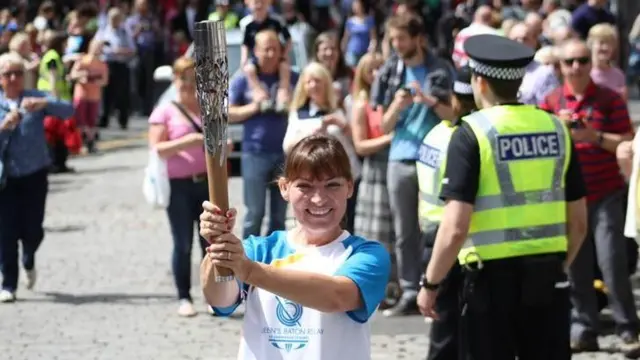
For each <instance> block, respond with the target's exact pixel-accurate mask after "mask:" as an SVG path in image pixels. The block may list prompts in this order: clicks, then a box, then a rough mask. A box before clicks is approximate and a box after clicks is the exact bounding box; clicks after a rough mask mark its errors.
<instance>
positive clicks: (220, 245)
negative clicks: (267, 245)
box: [207, 233, 254, 281]
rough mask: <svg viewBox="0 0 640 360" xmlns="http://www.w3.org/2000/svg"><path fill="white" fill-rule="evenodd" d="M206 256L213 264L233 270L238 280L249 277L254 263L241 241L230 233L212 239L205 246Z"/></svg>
mask: <svg viewBox="0 0 640 360" xmlns="http://www.w3.org/2000/svg"><path fill="white" fill-rule="evenodd" d="M207 256H208V257H209V259H211V262H212V263H213V264H214V265H216V266H221V267H224V268H228V269H231V270H233V274H234V276H235V277H236V279H238V280H240V281H245V280H246V279H247V278H248V277H249V274H250V273H251V269H252V268H253V265H254V264H253V261H251V260H249V258H247V256H246V255H245V253H244V246H243V245H242V241H240V239H238V237H236V236H235V235H233V234H231V233H225V234H222V235H220V236H218V237H217V238H215V239H213V242H212V244H211V245H209V247H207Z"/></svg>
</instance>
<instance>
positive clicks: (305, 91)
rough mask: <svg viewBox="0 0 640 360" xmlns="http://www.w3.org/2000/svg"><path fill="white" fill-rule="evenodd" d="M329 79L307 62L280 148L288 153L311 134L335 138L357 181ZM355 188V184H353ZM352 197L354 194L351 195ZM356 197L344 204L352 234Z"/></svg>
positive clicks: (348, 133) (357, 171) (343, 122)
mask: <svg viewBox="0 0 640 360" xmlns="http://www.w3.org/2000/svg"><path fill="white" fill-rule="evenodd" d="M332 84H333V78H332V77H331V73H330V72H329V70H328V69H327V68H326V67H325V66H324V65H323V64H321V63H319V62H311V63H309V64H308V65H307V66H306V67H305V68H304V70H303V71H302V74H300V78H299V80H298V84H297V85H296V88H295V91H294V93H293V98H292V101H291V108H290V109H289V126H288V127H287V133H286V134H285V136H284V142H283V144H282V147H283V149H284V152H285V154H289V152H290V151H291V149H292V148H293V146H294V145H295V144H297V143H298V142H299V141H300V140H302V139H303V138H305V137H307V136H309V135H312V134H328V135H332V136H335V137H336V138H337V139H338V141H340V143H341V144H342V146H343V147H344V149H345V150H346V152H347V155H348V156H349V162H350V164H351V172H352V174H353V179H354V180H355V181H356V184H357V181H358V179H360V160H359V159H358V155H357V154H356V150H355V148H354V146H353V142H352V140H351V127H350V125H349V122H348V121H347V118H346V116H345V114H344V112H343V111H342V109H341V108H340V106H339V105H338V103H339V101H338V98H337V96H338V95H337V94H336V93H337V91H335V90H334V88H333V85H332ZM356 186H357V185H356ZM354 194H355V193H354ZM356 198H357V195H353V196H351V197H350V198H349V200H348V201H347V212H346V217H345V224H344V227H345V229H346V230H347V231H349V232H350V233H353V221H350V220H352V219H354V218H355V209H356Z"/></svg>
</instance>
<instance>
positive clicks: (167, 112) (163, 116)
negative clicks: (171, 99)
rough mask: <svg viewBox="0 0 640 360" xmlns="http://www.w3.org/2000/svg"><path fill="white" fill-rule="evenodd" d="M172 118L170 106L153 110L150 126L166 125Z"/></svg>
mask: <svg viewBox="0 0 640 360" xmlns="http://www.w3.org/2000/svg"><path fill="white" fill-rule="evenodd" d="M170 117H171V108H170V107H169V105H166V104H165V105H163V106H158V107H157V108H155V109H154V110H153V112H152V113H151V115H150V116H149V124H152V125H166V124H167V121H168V120H169V118H170Z"/></svg>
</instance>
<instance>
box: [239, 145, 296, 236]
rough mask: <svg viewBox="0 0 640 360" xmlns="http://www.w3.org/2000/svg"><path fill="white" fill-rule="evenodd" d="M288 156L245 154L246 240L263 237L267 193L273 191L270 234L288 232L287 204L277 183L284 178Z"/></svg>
mask: <svg viewBox="0 0 640 360" xmlns="http://www.w3.org/2000/svg"><path fill="white" fill-rule="evenodd" d="M283 164H284V154H253V153H243V154H242V182H243V188H244V194H243V195H244V206H245V207H246V208H247V213H246V214H245V216H244V224H243V228H242V237H243V238H244V239H246V238H247V237H249V236H251V235H255V236H260V229H261V228H262V219H263V218H264V213H265V207H266V198H267V190H269V205H270V206H269V215H270V216H269V231H268V234H270V233H272V232H273V231H276V230H284V228H285V219H286V216H287V203H286V201H284V199H282V196H281V195H280V190H279V188H278V185H277V183H276V180H277V178H278V176H280V175H281V171H282V167H283Z"/></svg>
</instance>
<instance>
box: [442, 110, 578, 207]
mask: <svg viewBox="0 0 640 360" xmlns="http://www.w3.org/2000/svg"><path fill="white" fill-rule="evenodd" d="M570 146H571V147H570V148H571V155H570V158H569V165H568V167H567V173H566V174H565V200H566V201H567V202H571V201H577V200H580V199H582V198H583V197H585V196H586V195H587V190H586V186H585V184H584V179H583V176H582V169H581V168H580V163H579V162H578V156H577V155H576V149H575V146H574V144H573V141H572V142H571V145H570ZM479 181H480V145H479V144H478V138H476V136H475V134H474V133H473V131H472V130H471V127H470V126H469V125H468V124H466V123H464V122H463V123H462V124H461V125H460V127H459V128H458V129H457V130H456V131H455V132H454V133H453V136H452V137H451V142H450V143H449V150H448V152H447V165H446V168H445V172H444V177H443V183H442V189H441V191H440V198H441V199H442V200H444V201H446V200H458V201H463V202H466V203H469V204H474V203H475V200H476V194H477V193H478V184H479Z"/></svg>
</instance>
